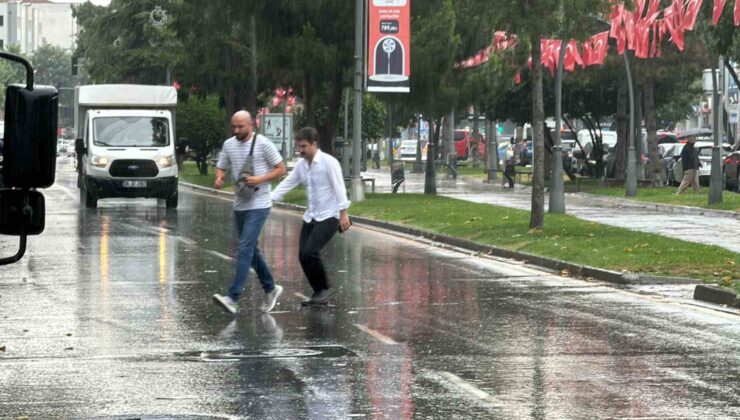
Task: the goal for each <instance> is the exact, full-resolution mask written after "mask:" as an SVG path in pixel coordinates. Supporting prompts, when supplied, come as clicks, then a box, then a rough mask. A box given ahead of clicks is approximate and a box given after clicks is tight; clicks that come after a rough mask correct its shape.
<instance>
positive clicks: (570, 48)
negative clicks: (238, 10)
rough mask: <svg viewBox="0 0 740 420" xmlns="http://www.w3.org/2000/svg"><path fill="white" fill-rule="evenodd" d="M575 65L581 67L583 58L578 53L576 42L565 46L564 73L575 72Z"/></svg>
mask: <svg viewBox="0 0 740 420" xmlns="http://www.w3.org/2000/svg"><path fill="white" fill-rule="evenodd" d="M576 64H578V65H580V66H581V67H583V57H581V53H580V52H578V43H577V42H576V41H570V42H568V45H566V46H565V66H564V67H565V71H568V72H571V71H573V70H575V69H576Z"/></svg>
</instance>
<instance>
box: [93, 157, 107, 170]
mask: <svg viewBox="0 0 740 420" xmlns="http://www.w3.org/2000/svg"><path fill="white" fill-rule="evenodd" d="M90 163H92V165H93V166H97V167H98V168H105V167H106V166H108V158H106V157H103V156H93V157H92V159H90Z"/></svg>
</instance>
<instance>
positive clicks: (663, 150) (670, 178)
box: [658, 143, 684, 185]
mask: <svg viewBox="0 0 740 420" xmlns="http://www.w3.org/2000/svg"><path fill="white" fill-rule="evenodd" d="M683 146H684V143H665V144H659V145H658V153H659V154H660V165H661V168H662V170H663V179H665V182H666V184H668V185H677V184H678V183H679V182H681V178H679V179H676V177H675V176H674V174H673V165H675V164H676V162H677V161H678V160H679V159H681V150H682V149H683Z"/></svg>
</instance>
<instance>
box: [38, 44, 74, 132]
mask: <svg viewBox="0 0 740 420" xmlns="http://www.w3.org/2000/svg"><path fill="white" fill-rule="evenodd" d="M71 60H72V54H70V53H69V52H68V51H67V50H66V49H64V48H61V47H58V46H55V45H49V44H44V45H42V46H41V47H39V48H38V49H37V50H36V51H34V52H33V55H32V57H31V61H32V62H33V66H34V69H35V70H36V77H35V81H36V83H38V84H42V85H51V86H54V87H56V88H57V90H58V91H59V126H60V127H71V126H72V125H73V124H74V113H73V109H72V107H73V106H74V90H73V89H74V86H75V85H76V84H77V81H76V80H75V77H74V76H72V67H71Z"/></svg>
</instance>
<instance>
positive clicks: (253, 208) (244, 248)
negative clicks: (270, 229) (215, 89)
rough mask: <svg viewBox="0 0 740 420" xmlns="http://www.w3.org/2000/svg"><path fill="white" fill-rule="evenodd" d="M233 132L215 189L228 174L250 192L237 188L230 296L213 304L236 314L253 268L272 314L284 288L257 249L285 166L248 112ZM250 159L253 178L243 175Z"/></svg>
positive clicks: (241, 114) (218, 167)
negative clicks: (272, 185) (272, 190)
mask: <svg viewBox="0 0 740 420" xmlns="http://www.w3.org/2000/svg"><path fill="white" fill-rule="evenodd" d="M231 130H232V132H233V133H234V137H232V138H230V139H228V140H226V141H225V142H224V145H223V148H222V149H221V154H220V155H219V158H218V163H216V179H215V181H214V183H213V186H214V187H215V188H216V189H221V188H222V187H223V186H224V178H225V177H226V172H231V178H232V180H233V181H234V184H235V186H236V184H237V182H241V188H240V190H246V189H249V190H250V191H248V193H242V192H241V191H237V190H236V188H235V194H234V219H235V221H236V231H237V235H239V245H238V247H237V258H236V274H235V275H234V280H233V282H232V284H231V288H229V292H228V294H227V295H226V296H222V295H219V294H215V295H213V300H214V301H215V302H216V303H218V304H219V305H221V306H222V307H223V308H224V309H225V310H226V311H228V312H230V313H232V314H236V302H237V301H238V300H239V296H240V295H241V293H242V291H243V290H244V285H245V283H246V281H247V276H248V275H249V267H250V266H251V267H254V271H255V272H256V273H257V277H258V278H259V280H260V283H261V284H262V289H263V290H264V291H265V295H264V296H263V302H262V307H261V309H262V311H263V312H269V311H271V310H272V308H274V307H275V303H276V302H277V299H278V297H279V296H280V294H281V293H282V292H283V288H282V287H281V286H278V285H276V284H275V281H274V280H273V278H272V274H271V273H270V269H269V268H268V267H267V264H265V260H264V259H263V258H262V254H261V253H260V250H259V248H258V247H257V245H258V241H259V236H260V233H261V232H262V227H263V226H264V224H265V221H266V220H267V216H269V215H270V208H271V207H272V201H271V200H270V181H272V180H273V179H276V178H279V177H281V176H283V175H284V174H285V163H283V158H282V157H281V156H280V153H278V151H277V148H276V147H275V145H274V144H273V143H272V142H271V141H270V139H268V138H266V137H264V136H261V135H257V134H256V133H255V132H254V129H253V125H252V116H251V115H250V114H249V112H247V111H239V112H237V113H235V114H234V116H233V117H232V118H231ZM248 159H251V163H252V164H251V165H247V166H251V168H250V170H249V172H251V173H252V174H253V175H251V176H245V174H242V173H241V172H242V171H243V170H244V168H245V162H247V160H248Z"/></svg>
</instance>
